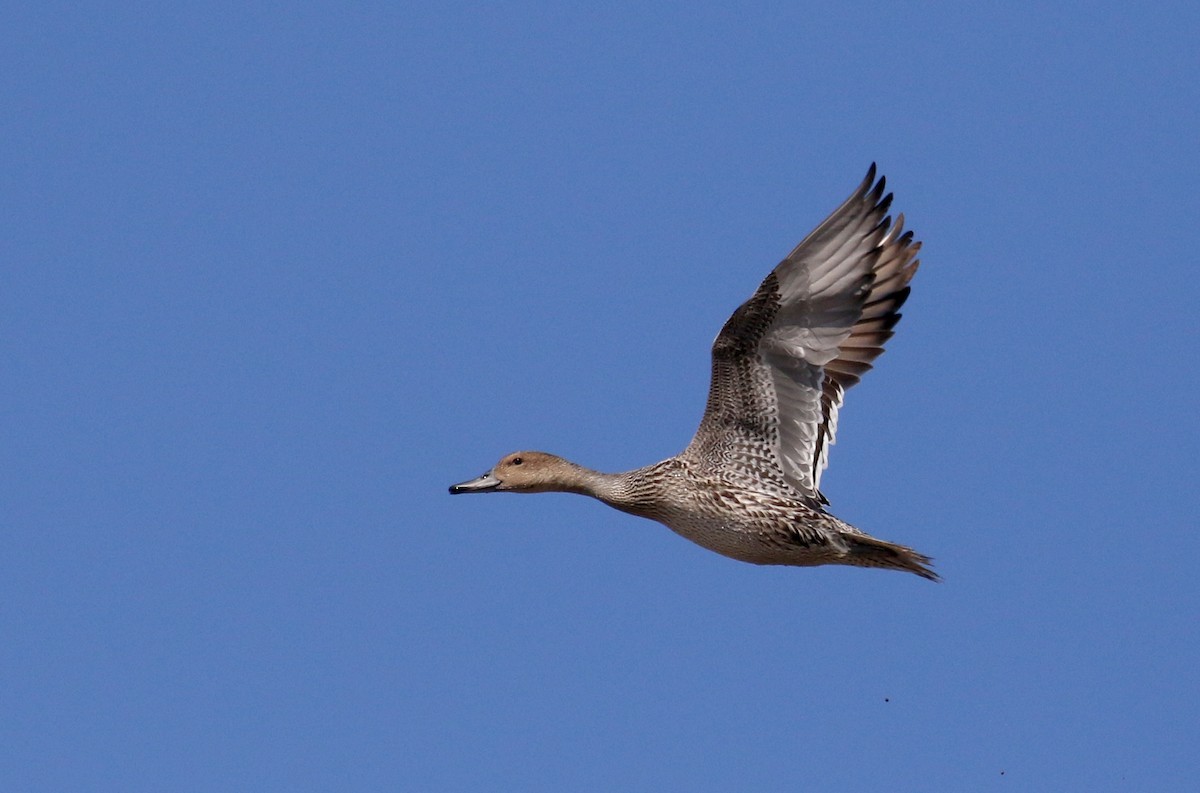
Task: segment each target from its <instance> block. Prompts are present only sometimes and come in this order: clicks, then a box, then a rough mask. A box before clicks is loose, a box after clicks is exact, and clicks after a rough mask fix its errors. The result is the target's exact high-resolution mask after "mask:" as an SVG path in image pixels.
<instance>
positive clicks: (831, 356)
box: [683, 164, 921, 504]
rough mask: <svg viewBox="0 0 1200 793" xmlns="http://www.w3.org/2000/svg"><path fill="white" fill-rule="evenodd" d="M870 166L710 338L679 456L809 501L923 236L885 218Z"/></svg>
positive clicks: (894, 317)
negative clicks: (701, 394)
mask: <svg viewBox="0 0 1200 793" xmlns="http://www.w3.org/2000/svg"><path fill="white" fill-rule="evenodd" d="M891 203H892V196H891V194H890V193H889V194H887V195H884V179H883V178H882V177H881V178H880V179H879V181H878V182H876V181H875V166H874V164H872V165H871V169H870V170H869V171H868V172H867V176H866V178H865V179H864V180H863V182H862V184H861V185H859V187H858V189H857V190H855V191H854V194H853V195H851V196H850V197H849V198H848V199H846V201H845V203H843V204H842V205H841V206H840V207H838V208H837V209H836V210H835V211H834V212H833V214H831V215H830V216H829V217H828V218H826V219H825V221H824V222H822V223H821V225H819V226H817V228H816V229H814V230H813V232H812V233H811V234H809V235H808V236H807V237H805V238H804V240H803V241H802V242H801V243H800V244H799V245H797V246H796V248H795V250H793V251H792V252H791V253H790V254H788V256H787V258H786V259H784V260H783V261H782V262H780V264H779V265H778V266H777V267H776V268H775V269H774V270H773V271H771V274H770V275H768V276H767V277H766V279H765V280H764V281H763V282H762V285H761V286H759V288H758V291H756V292H755V293H754V295H753V296H752V297H751V298H750V299H749V300H747V301H746V302H745V303H743V304H742V305H741V306H740V307H739V308H738V309H737V311H735V312H733V316H731V317H730V318H729V321H728V322H726V323H725V327H724V328H722V329H721V332H720V334H718V335H717V338H716V341H714V342H713V349H712V384H711V386H710V388H709V393H708V404H707V407H706V408H705V411H704V418H703V420H702V421H701V422H700V429H699V430H698V431H697V432H696V437H695V438H693V439H692V443H691V444H690V445H689V446H688V448H687V449H686V450H685V451H684V453H683V456H685V457H686V458H688V459H689V460H690V461H691V462H692V463H693V464H695V465H699V466H701V467H702V468H703V469H706V470H708V471H709V472H710V473H720V475H722V476H728V477H733V478H736V479H738V480H741V481H743V482H745V483H746V484H749V485H751V486H755V485H757V486H759V487H763V486H771V485H774V486H775V487H781V488H785V489H787V490H791V491H798V492H799V493H800V494H801V495H803V496H804V497H806V498H807V499H809V500H811V501H812V502H814V503H816V504H825V503H828V502H827V501H826V500H825V498H824V496H822V495H821V492H820V481H821V472H822V471H823V470H824V469H825V466H826V464H827V460H828V454H829V446H830V445H832V444H833V441H834V436H835V433H836V431H837V416H838V409H839V408H840V407H841V405H842V398H843V396H844V394H845V392H846V389H848V388H850V387H851V386H853V385H854V384H855V383H857V382H858V381H859V379H860V378H861V377H862V375H863V374H864V373H865V372H866V371H867V370H869V369H870V368H871V364H872V362H873V361H874V360H875V358H877V357H878V356H879V355H880V354H881V353H882V352H883V345H884V343H885V342H886V341H887V340H888V339H889V338H891V336H892V328H893V327H894V326H895V324H896V322H898V321H899V319H900V314H899V313H897V311H898V309H899V308H900V306H901V305H902V304H903V303H904V301H905V299H906V298H907V297H908V293H909V286H908V283H909V281H910V280H912V277H913V274H914V273H916V271H917V264H918V262H917V260H916V258H914V257H915V256H916V254H917V251H918V250H919V249H920V247H921V246H920V243H918V242H913V239H912V232H911V231H910V232H904V233H901V232H902V228H903V225H904V216H903V215H901V216H899V217H898V218H897V219H896V223H895V225H893V224H892V220H891V218H890V217H889V216H888V215H887V211H888V208H889V207H890V206H891Z"/></svg>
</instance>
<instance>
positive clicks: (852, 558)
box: [842, 534, 942, 581]
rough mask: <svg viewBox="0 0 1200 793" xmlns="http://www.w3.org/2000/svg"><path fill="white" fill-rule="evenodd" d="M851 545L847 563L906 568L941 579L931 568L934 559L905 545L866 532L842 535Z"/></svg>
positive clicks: (931, 577)
mask: <svg viewBox="0 0 1200 793" xmlns="http://www.w3.org/2000/svg"><path fill="white" fill-rule="evenodd" d="M842 539H843V540H845V541H846V543H847V545H848V546H849V552H848V553H847V555H846V558H845V560H844V563H845V564H852V565H857V566H859V567H886V568H888V569H891V570H906V571H908V572H910V573H916V574H917V575H919V576H921V578H927V579H929V580H930V581H941V580H942V579H941V578H940V577H939V576H938V574H937V573H935V572H933V570H932V569H931V568H930V565H931V564H932V562H933V560H932V559H930V558H929V557H928V556H924V555H923V554H919V553H917V552H916V551H914V550H913V549H912V548H906V547H905V546H903V545H895V544H894V543H890V542H884V541H883V540H877V539H875V538H874V537H869V536H867V535H865V534H856V535H846V534H843V535H842Z"/></svg>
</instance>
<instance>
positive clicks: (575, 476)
mask: <svg viewBox="0 0 1200 793" xmlns="http://www.w3.org/2000/svg"><path fill="white" fill-rule="evenodd" d="M571 466H572V469H573V470H572V475H571V476H569V477H567V478H566V479H567V480H569V481H564V482H563V485H565V486H564V487H563V490H564V491H566V492H568V493H579V494H580V495H584V496H591V497H592V498H595V499H598V500H600V501H603V502H604V503H605V504H608V505H609V506H610V507H615V508H616V509H619V510H621V511H622V512H629V513H632V514H634V515H642V516H644V517H652V516H653V515H654V514H655V513H657V512H658V509H657V507H658V503H659V500H660V499H659V498H658V492H657V488H655V487H654V479H655V474H656V472H657V470H658V469H659V468H660V466H662V463H657V464H655V465H651V466H647V467H646V468H636V469H634V470H632V471H623V472H621V473H618V474H606V473H601V472H600V471H593V470H592V469H591V468H584V467H583V466H581V465H575V464H574V463H572V464H571Z"/></svg>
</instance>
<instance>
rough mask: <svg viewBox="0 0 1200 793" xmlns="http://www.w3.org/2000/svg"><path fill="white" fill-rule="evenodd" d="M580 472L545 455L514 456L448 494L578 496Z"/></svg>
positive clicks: (541, 453)
mask: <svg viewBox="0 0 1200 793" xmlns="http://www.w3.org/2000/svg"><path fill="white" fill-rule="evenodd" d="M582 471H583V469H581V468H580V467H579V466H577V465H575V464H574V463H571V462H567V461H566V460H564V459H563V458H561V457H556V456H554V455H553V454H546V453H545V452H513V453H512V454H508V455H505V456H504V457H502V458H501V459H500V462H498V463H496V465H495V467H494V468H492V470H490V471H488V472H487V473H485V474H484V475H483V476H480V477H478V478H476V479H471V480H468V481H466V482H460V483H459V484H457V485H451V486H450V492H451V493H455V494H457V493H488V492H492V491H502V492H509V493H548V492H552V491H559V492H581V491H580V482H581V478H582V477H581V474H582Z"/></svg>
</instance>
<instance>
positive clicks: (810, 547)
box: [661, 512, 842, 565]
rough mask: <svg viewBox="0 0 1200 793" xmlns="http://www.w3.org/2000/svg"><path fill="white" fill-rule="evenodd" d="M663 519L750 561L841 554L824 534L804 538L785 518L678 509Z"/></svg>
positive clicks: (810, 560)
mask: <svg viewBox="0 0 1200 793" xmlns="http://www.w3.org/2000/svg"><path fill="white" fill-rule="evenodd" d="M661 522H662V523H663V524H665V525H666V526H667V527H668V528H669V529H671V530H672V531H674V532H675V533H676V534H678V535H680V536H681V537H684V538H686V539H688V540H691V541H692V542H694V543H696V544H697V545H699V546H701V547H703V548H707V549H708V550H710V551H714V552H716V553H719V554H721V555H722V556H728V557H730V558H731V559H737V560H738V561H742V562H750V563H751V564H786V565H818V564H827V563H829V562H830V561H832V560H833V559H835V558H837V557H839V556H841V555H842V549H840V548H839V547H838V546H837V545H836V544H835V543H833V542H831V541H830V538H827V537H825V536H824V535H823V534H818V535H816V536H814V537H810V538H808V539H802V535H801V534H798V533H797V532H795V531H793V530H792V529H791V527H790V526H789V525H788V524H787V523H786V522H782V521H781V522H780V523H779V524H778V525H760V524H757V523H747V522H741V521H736V520H731V519H729V518H715V517H711V516H707V515H697V514H694V513H688V512H677V513H675V514H673V515H670V516H667V517H666V518H665V519H662V520H661Z"/></svg>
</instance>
